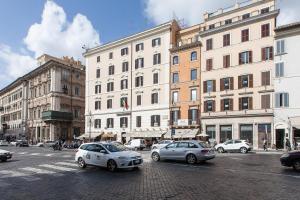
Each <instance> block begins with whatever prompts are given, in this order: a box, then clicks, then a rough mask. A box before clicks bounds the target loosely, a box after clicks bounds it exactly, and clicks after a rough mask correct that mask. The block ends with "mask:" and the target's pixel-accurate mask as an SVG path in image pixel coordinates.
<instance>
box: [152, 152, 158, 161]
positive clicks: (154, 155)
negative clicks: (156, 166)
mask: <svg viewBox="0 0 300 200" xmlns="http://www.w3.org/2000/svg"><path fill="white" fill-rule="evenodd" d="M151 158H152V160H154V161H155V162H158V161H159V160H160V156H159V154H158V153H157V152H154V153H152V155H151Z"/></svg>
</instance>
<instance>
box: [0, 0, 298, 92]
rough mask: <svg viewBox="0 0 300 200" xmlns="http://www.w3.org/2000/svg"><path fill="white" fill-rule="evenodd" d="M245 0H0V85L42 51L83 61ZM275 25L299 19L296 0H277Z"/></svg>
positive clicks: (27, 68) (32, 62)
mask: <svg viewBox="0 0 300 200" xmlns="http://www.w3.org/2000/svg"><path fill="white" fill-rule="evenodd" d="M236 1H238V2H242V1H244V0H72V1H71V0H1V1H0V27H1V28H0V89H1V88H3V87H5V86H6V85H8V84H9V83H11V82H12V81H14V80H15V79H16V78H18V77H20V76H22V75H24V74H25V73H27V72H29V71H30V70H33V69H34V68H35V67H36V60H35V59H36V58H37V57H38V56H40V55H42V54H44V53H47V54H50V55H53V56H57V57H62V56H66V55H67V56H72V57H74V58H75V59H80V60H82V61H84V60H83V58H82V52H83V49H82V46H84V45H85V46H86V47H94V46H97V45H99V44H103V43H107V42H110V41H113V40H116V39H119V38H122V37H125V36H128V35H131V34H134V33H137V32H140V31H143V30H145V29H148V28H151V27H153V26H156V25H158V24H161V23H164V22H166V21H168V20H170V19H172V18H174V17H176V18H177V19H182V20H183V22H184V24H185V25H186V26H189V25H193V24H197V23H200V22H202V16H203V14H204V12H205V11H208V12H213V11H215V10H217V9H219V8H226V7H228V6H231V5H234V3H235V2H236ZM277 5H278V7H279V8H280V9H281V14H280V16H279V18H278V25H283V24H287V23H291V22H295V21H300V15H298V13H297V12H298V11H299V10H300V1H299V0H277Z"/></svg>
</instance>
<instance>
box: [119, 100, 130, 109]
mask: <svg viewBox="0 0 300 200" xmlns="http://www.w3.org/2000/svg"><path fill="white" fill-rule="evenodd" d="M120 107H121V108H125V109H126V110H127V109H128V99H127V97H122V98H121V99H120Z"/></svg>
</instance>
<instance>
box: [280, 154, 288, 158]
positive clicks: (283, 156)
mask: <svg viewBox="0 0 300 200" xmlns="http://www.w3.org/2000/svg"><path fill="white" fill-rule="evenodd" d="M289 156H290V155H289V154H288V153H285V154H283V155H282V156H281V158H287V157H289Z"/></svg>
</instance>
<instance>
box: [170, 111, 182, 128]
mask: <svg viewBox="0 0 300 200" xmlns="http://www.w3.org/2000/svg"><path fill="white" fill-rule="evenodd" d="M170 114H171V124H170V125H178V119H179V118H180V111H179V110H173V111H171V113H170Z"/></svg>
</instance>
